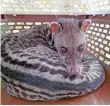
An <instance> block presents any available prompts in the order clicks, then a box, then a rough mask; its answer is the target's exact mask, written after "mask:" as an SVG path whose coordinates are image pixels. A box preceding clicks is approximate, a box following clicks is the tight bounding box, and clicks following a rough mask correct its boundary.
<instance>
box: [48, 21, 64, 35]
mask: <svg viewBox="0 0 110 106" xmlns="http://www.w3.org/2000/svg"><path fill="white" fill-rule="evenodd" d="M49 26H50V28H51V29H52V32H53V33H58V32H60V31H61V30H62V27H61V25H60V24H59V23H57V22H51V23H50V25H49Z"/></svg>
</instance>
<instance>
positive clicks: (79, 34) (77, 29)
mask: <svg viewBox="0 0 110 106" xmlns="http://www.w3.org/2000/svg"><path fill="white" fill-rule="evenodd" d="M90 23H91V20H84V21H83V22H78V20H76V19H70V18H59V19H58V20H57V22H52V23H51V24H50V28H51V29H52V31H53V35H54V43H55V46H56V49H57V51H58V53H59V54H60V55H61V56H62V57H63V58H64V59H65V62H66V65H67V69H68V72H69V73H70V75H77V74H79V73H80V71H81V69H82V57H83V54H84V50H85V49H86V35H85V33H84V32H85V30H86V29H87V27H88V25H89V24H90Z"/></svg>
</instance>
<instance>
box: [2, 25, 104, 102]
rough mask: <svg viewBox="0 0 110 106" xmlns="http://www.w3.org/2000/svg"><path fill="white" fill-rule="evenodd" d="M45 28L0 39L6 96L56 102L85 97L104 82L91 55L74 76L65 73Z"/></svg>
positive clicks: (97, 64) (61, 60) (101, 70)
mask: <svg viewBox="0 0 110 106" xmlns="http://www.w3.org/2000/svg"><path fill="white" fill-rule="evenodd" d="M51 34H52V32H51V29H50V28H49V26H48V25H43V26H36V27H34V28H31V29H29V30H26V31H22V32H19V33H16V34H12V35H8V36H6V37H5V38H3V39H2V44H1V61H2V67H1V68H2V70H1V72H2V81H3V82H4V84H5V86H6V90H7V92H8V94H10V95H12V96H15V97H19V98H23V99H26V100H33V101H35V100H57V99H61V98H68V97H75V96H81V95H85V94H87V93H88V92H92V91H93V90H95V89H96V88H98V87H99V86H100V85H101V84H102V82H103V81H104V71H103V67H102V66H101V64H100V62H99V61H98V60H97V59H95V58H94V57H93V56H90V55H85V56H84V57H83V69H82V71H81V73H80V74H79V75H78V76H70V75H69V74H68V71H67V68H66V65H65V62H64V61H63V59H62V58H61V57H60V55H59V54H58V53H57V51H56V50H55V48H54V46H52V44H51V37H50V36H51Z"/></svg>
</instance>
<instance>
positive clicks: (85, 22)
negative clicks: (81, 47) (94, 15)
mask: <svg viewBox="0 0 110 106" xmlns="http://www.w3.org/2000/svg"><path fill="white" fill-rule="evenodd" d="M91 23H92V21H91V20H90V19H86V20H84V21H83V22H82V23H81V30H82V31H83V32H85V31H86V30H87V28H88V27H89V25H90V24H91Z"/></svg>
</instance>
